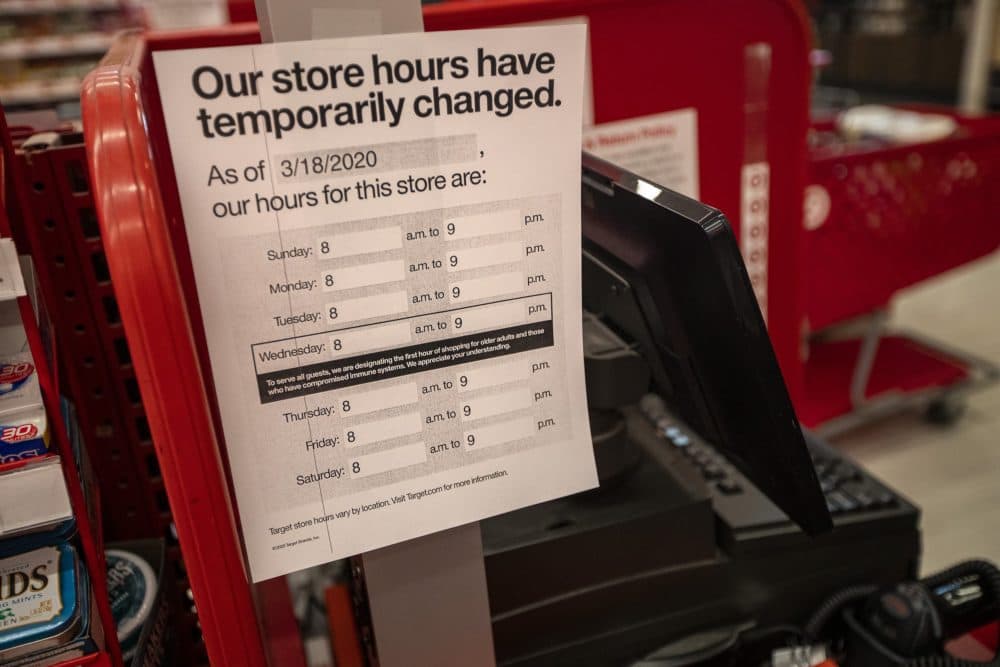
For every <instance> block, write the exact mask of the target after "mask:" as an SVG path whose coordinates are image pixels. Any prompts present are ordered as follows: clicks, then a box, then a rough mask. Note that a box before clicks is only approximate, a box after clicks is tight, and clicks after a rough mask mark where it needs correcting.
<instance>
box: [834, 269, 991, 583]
mask: <svg viewBox="0 0 1000 667" xmlns="http://www.w3.org/2000/svg"><path fill="white" fill-rule="evenodd" d="M893 322H894V323H895V324H898V325H900V326H903V327H906V328H912V329H914V330H917V331H920V332H921V333H924V334H927V335H930V336H933V337H935V338H937V339H939V340H942V341H945V342H947V343H948V344H949V345H952V346H955V347H958V348H961V349H963V350H966V351H968V352H972V353H974V354H976V355H978V356H981V357H983V358H986V359H990V360H992V361H993V362H996V363H1000V255H997V254H994V255H993V256H991V257H990V258H988V259H985V260H981V261H979V262H976V263H974V264H971V265H969V266H966V267H963V268H962V269H959V270H957V271H954V272H952V273H949V274H946V275H945V276H944V277H941V278H936V279H934V280H933V281H930V282H928V283H925V284H924V285H921V286H920V287H919V288H917V289H913V290H910V291H908V292H907V293H906V294H903V295H900V297H899V298H898V300H897V302H896V303H895V304H894V305H893ZM968 406H969V407H968V412H967V413H966V414H965V416H964V417H963V418H962V419H961V420H960V421H959V422H958V423H957V424H955V425H954V426H951V427H936V426H932V425H930V424H928V423H926V422H925V421H923V419H921V416H920V415H919V414H904V415H899V416H896V417H892V418H889V419H886V420H883V421H881V422H879V423H877V424H872V425H869V426H866V427H863V428H861V429H858V430H856V431H853V432H851V433H849V434H846V435H844V436H841V437H839V438H838V439H836V440H834V444H835V445H837V446H838V447H840V448H841V449H842V450H843V451H845V452H846V453H848V454H849V455H850V456H853V457H854V458H856V459H857V460H859V461H860V462H861V463H862V464H864V465H865V466H866V467H868V468H869V469H870V470H871V471H872V472H874V473H875V474H876V475H878V476H880V477H882V478H883V479H884V480H885V481H886V482H888V483H889V484H890V485H892V486H894V487H895V488H896V489H897V490H898V491H900V492H902V493H903V494H905V495H906V496H908V497H909V498H910V499H912V500H913V501H915V502H916V503H917V504H918V505H919V506H920V507H921V508H922V509H923V521H922V525H923V531H924V558H923V571H924V573H929V572H933V571H935V570H938V569H941V568H942V567H945V566H948V565H951V564H952V563H954V562H956V561H959V560H962V559H965V558H970V557H982V558H989V559H991V560H993V561H994V562H997V563H1000V386H993V387H992V388H990V389H988V390H986V391H983V392H980V393H978V394H975V395H973V396H972V397H971V398H970V400H969V403H968Z"/></svg>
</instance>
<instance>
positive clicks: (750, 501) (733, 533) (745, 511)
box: [639, 394, 919, 553]
mask: <svg viewBox="0 0 1000 667" xmlns="http://www.w3.org/2000/svg"><path fill="white" fill-rule="evenodd" d="M639 407H640V410H641V411H642V413H643V414H644V415H645V416H646V418H647V419H649V420H650V421H651V422H652V423H653V425H654V426H655V427H656V430H657V432H658V433H659V434H660V436H661V437H662V438H663V439H664V441H665V443H666V444H667V445H668V446H670V447H672V448H674V449H676V450H678V451H680V452H682V453H683V454H684V459H686V460H687V461H688V462H689V463H690V464H691V465H692V466H693V467H694V468H695V469H696V470H697V471H698V473H700V475H701V477H702V479H704V481H705V484H706V486H707V488H708V490H709V493H710V494H711V496H712V505H713V508H714V510H715V514H716V519H717V527H718V533H719V534H718V537H719V543H720V546H722V547H723V548H725V549H726V550H727V551H729V552H731V553H747V552H754V551H758V550H759V549H767V548H774V547H775V546H776V541H777V542H780V543H782V544H784V543H789V544H791V543H794V542H797V541H800V540H804V539H807V538H806V536H805V534H804V533H802V531H801V530H800V529H799V528H798V527H797V526H796V525H795V524H794V523H792V521H791V520H790V519H789V518H788V516H787V515H786V514H785V513H784V512H782V511H781V510H780V509H778V507H777V506H776V505H775V504H774V503H772V502H771V501H770V500H769V499H768V498H767V497H766V496H765V495H764V494H763V493H762V492H761V491H760V490H758V489H757V487H756V486H754V485H753V483H752V482H751V481H750V480H749V479H747V478H746V477H745V476H744V475H743V473H741V472H740V471H739V470H738V469H736V467H735V466H733V465H732V464H731V463H730V462H729V461H728V460H727V459H726V458H725V456H724V455H723V454H722V453H720V452H719V451H718V450H717V449H715V448H714V447H713V446H712V445H711V444H709V443H708V442H706V441H705V440H704V439H702V438H701V437H699V436H698V435H697V434H696V433H695V432H694V431H693V430H692V429H691V428H689V427H688V426H687V425H686V424H685V423H684V422H682V421H681V420H680V419H678V418H677V417H676V416H674V415H673V414H671V412H670V411H669V410H668V408H667V407H666V405H665V404H664V403H663V401H662V400H661V399H660V398H659V397H658V396H656V395H653V394H650V395H647V396H645V397H644V398H643V399H642V401H640V403H639ZM804 435H805V439H806V446H807V447H808V448H809V453H810V455H811V456H812V460H813V465H814V466H815V468H816V475H817V477H818V478H819V481H820V486H821V488H822V490H823V494H824V496H825V497H826V504H827V508H828V509H829V510H830V514H831V515H832V517H833V523H834V531H833V533H834V534H836V536H837V538H842V537H848V536H851V535H854V534H857V535H862V536H863V535H865V534H872V533H873V532H878V531H881V530H885V529H887V528H893V527H902V526H912V527H915V526H916V524H917V521H918V518H919V512H918V510H917V509H916V508H915V507H914V506H913V505H912V504H911V503H910V502H908V501H907V500H906V499H905V498H903V497H902V496H900V495H899V494H898V493H896V492H894V491H892V490H891V489H890V488H889V487H887V486H886V485H885V484H883V483H882V482H881V481H879V480H877V479H876V478H875V477H873V476H872V475H871V474H870V473H868V472H867V471H865V470H864V469H863V468H861V467H860V466H859V465H857V464H856V463H854V462H853V461H851V460H850V459H848V458H847V457H846V456H844V455H843V454H841V453H840V452H838V451H837V450H836V449H834V448H833V447H832V446H831V445H830V444H828V443H826V442H825V441H823V440H821V439H820V438H818V437H817V436H816V435H814V434H812V433H810V432H809V431H804ZM761 446H766V444H762V445H761ZM896 524H898V526H896Z"/></svg>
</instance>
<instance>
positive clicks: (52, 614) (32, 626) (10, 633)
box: [0, 543, 88, 663]
mask: <svg viewBox="0 0 1000 667" xmlns="http://www.w3.org/2000/svg"><path fill="white" fill-rule="evenodd" d="M79 574H80V573H79V564H78V560H77V556H76V550H75V549H74V548H73V547H72V546H70V545H69V544H65V543H64V544H58V545H55V546H46V547H42V548H40V549H35V550H33V551H28V552H25V553H21V554H17V555H14V556H9V557H7V558H4V559H2V560H0V663H6V662H7V661H8V660H12V659H14V658H17V657H19V656H22V655H25V654H28V653H33V652H35V651H43V650H46V649H52V648H55V647H59V646H62V645H64V644H67V643H69V642H71V641H73V640H74V639H76V638H77V637H78V636H79V634H80V632H81V631H82V630H83V629H84V623H85V614H86V610H85V609H84V607H86V605H87V604H88V602H87V601H86V597H87V594H86V591H85V586H84V584H83V581H82V580H81V578H80V576H79ZM81 598H82V601H81Z"/></svg>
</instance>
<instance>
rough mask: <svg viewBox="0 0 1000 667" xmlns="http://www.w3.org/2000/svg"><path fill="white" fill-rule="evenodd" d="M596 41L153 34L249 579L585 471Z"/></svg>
mask: <svg viewBox="0 0 1000 667" xmlns="http://www.w3.org/2000/svg"><path fill="white" fill-rule="evenodd" d="M584 40H585V27H584V26H581V25H576V26H551V27H541V28H521V29H517V30H485V31H468V32H451V33H436V34H420V35H389V36H382V37H373V38H365V39H345V40H325V41H314V42H299V43H283V44H271V45H262V46H246V47H232V48H223V49H201V50H193V51H171V52H158V53H156V54H154V63H155V66H156V69H157V79H158V81H159V86H160V91H161V97H162V99H163V100H164V102H165V109H164V112H165V118H166V123H167V131H168V137H169V140H170V147H171V152H172V157H173V161H174V167H175V171H176V174H177V182H178V188H179V192H180V196H181V203H182V209H183V213H184V223H185V228H186V231H187V235H188V243H189V246H190V248H191V258H192V264H193V267H194V273H195V281H196V283H197V289H198V297H199V302H200V304H201V308H202V314H203V318H204V322H205V334H206V339H207V341H208V348H209V356H210V359H211V365H212V374H213V379H214V384H215V387H216V391H217V394H218V401H219V408H220V412H221V415H222V426H223V431H224V434H225V440H226V447H227V450H228V458H229V462H230V466H231V472H232V477H233V483H234V487H235V493H236V501H237V504H238V506H239V510H240V518H241V523H242V531H243V540H244V543H245V545H246V551H247V555H248V559H249V568H250V573H251V576H252V578H253V579H254V580H255V581H259V580H262V579H267V578H271V577H275V576H279V575H282V574H285V573H287V572H290V571H293V570H297V569H301V568H304V567H309V566H312V565H316V564H319V563H323V562H327V561H330V560H333V559H336V558H342V557H345V556H349V555H354V554H357V553H361V552H364V551H368V550H370V549H375V548H379V547H383V546H386V545H389V544H393V543H395V542H399V541H402V540H406V539H411V538H414V537H418V536H420V535H424V534H427V533H430V532H433V531H437V530H443V529H445V528H450V527H453V526H456V525H460V524H463V523H468V522H471V521H476V520H478V519H481V518H484V517H487V516H492V515H495V514H499V513H502V512H507V511H511V510H514V509H517V508H519V507H523V506H526V505H530V504H534V503H538V502H542V501H545V500H549V499H552V498H556V497H560V496H563V495H567V494H569V493H574V492H577V491H581V490H584V489H588V488H592V487H593V486H595V485H596V484H597V476H596V471H595V467H594V458H593V450H592V446H591V441H590V431H589V425H588V421H587V419H586V414H587V413H586V397H585V394H584V379H583V350H582V342H581V309H580V140H581V138H580V115H581V99H582V87H583V85H582V78H583V60H584ZM511 45H517V46H516V49H514V50H512V46H511ZM331 65H336V66H337V67H335V68H331ZM310 72H325V73H326V74H324V75H323V76H322V77H321V76H320V75H319V74H310ZM334 75H336V80H334ZM296 77H297V78H296ZM310 79H311V80H310ZM321 79H322V81H321ZM296 82H298V83H296ZM320 84H322V85H320ZM334 84H335V85H334ZM349 109H353V110H354V111H352V112H350V113H349V112H348V110H349ZM324 114H325V118H326V121H321V117H323V115H324ZM338 114H339V115H338ZM226 119H228V120H226ZM241 119H242V120H241Z"/></svg>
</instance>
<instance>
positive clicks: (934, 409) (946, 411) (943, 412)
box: [924, 394, 966, 426]
mask: <svg viewBox="0 0 1000 667" xmlns="http://www.w3.org/2000/svg"><path fill="white" fill-rule="evenodd" d="M965 408H966V402H965V400H964V399H963V398H961V397H959V396H951V395H948V394H945V395H944V396H941V397H940V398H935V399H934V400H933V401H931V402H930V403H929V404H928V405H927V411H926V412H925V413H924V418H925V419H926V420H927V421H928V422H930V423H931V424H937V425H938V426H951V425H952V424H954V423H955V422H957V421H958V420H959V419H961V418H962V415H964V414H965Z"/></svg>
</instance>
